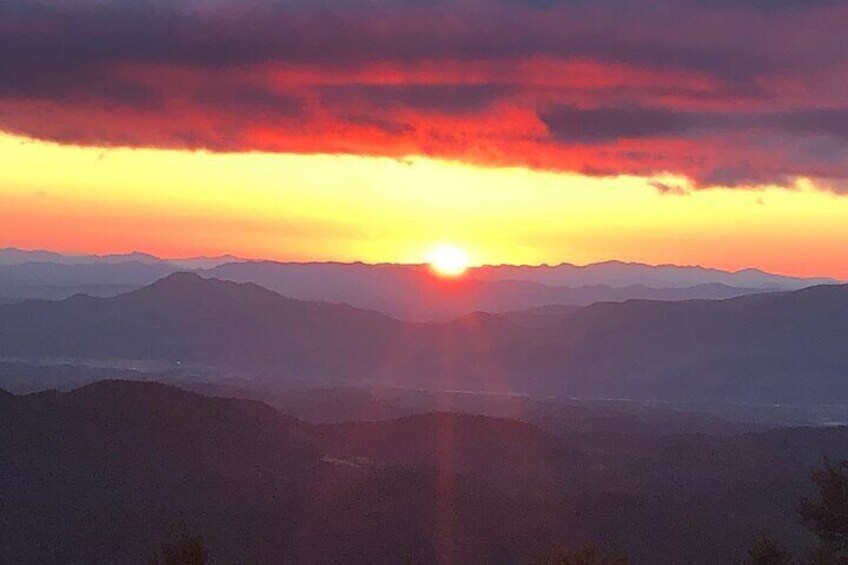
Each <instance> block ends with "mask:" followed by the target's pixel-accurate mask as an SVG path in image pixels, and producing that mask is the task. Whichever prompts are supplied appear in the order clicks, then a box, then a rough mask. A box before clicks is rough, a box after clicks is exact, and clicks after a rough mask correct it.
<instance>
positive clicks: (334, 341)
mask: <svg viewBox="0 0 848 565" xmlns="http://www.w3.org/2000/svg"><path fill="white" fill-rule="evenodd" d="M543 312H544V310H542V311H541V312H540V311H539V310H533V311H532V313H531V314H528V315H524V316H522V315H518V314H516V313H509V314H504V315H489V314H474V315H470V316H466V317H464V318H460V319H458V320H455V321H452V322H443V323H426V324H421V323H419V324H415V323H408V322H402V321H399V320H395V319H393V318H390V317H387V316H384V315H381V314H378V313H376V312H371V311H367V310H359V309H356V308H352V307H350V306H345V305H338V304H325V303H311V302H302V301H297V300H292V299H288V298H284V297H282V296H280V295H278V294H276V293H274V292H271V291H269V290H267V289H264V288H262V287H259V286H256V285H253V284H237V283H230V282H224V281H218V280H207V279H202V278H200V277H199V276H197V275H191V274H174V275H171V276H169V277H167V278H165V279H162V280H160V281H158V282H156V283H155V284H153V285H151V286H149V287H145V288H143V289H140V290H137V291H134V292H130V293H127V294H123V295H120V296H117V297H113V298H92V297H87V296H75V297H72V298H70V299H67V300H64V301H60V302H48V301H29V302H25V303H21V304H7V305H0V356H3V357H10V358H24V359H30V360H33V359H35V360H38V359H50V358H52V359H56V358H74V359H77V360H91V359H95V360H100V361H109V360H142V361H151V360H152V361H160V362H167V363H171V364H176V363H180V364H182V365H198V366H207V367H217V368H221V369H225V370H242V371H252V372H254V373H260V372H261V373H266V374H272V375H274V377H276V378H280V379H287V378H288V379H291V378H300V379H306V380H308V381H311V382H322V383H334V382H335V383H338V382H358V381H362V382H375V383H379V384H382V385H404V386H415V387H423V388H429V389H437V390H438V389H442V390H444V389H458V390H489V391H502V392H533V393H539V394H560V395H579V396H596V397H628V398H654V399H672V400H717V401H757V402H779V401H783V402H785V401H792V402H797V401H809V402H817V401H818V402H844V401H846V400H848V381H846V380H845V378H844V377H845V375H846V374H848V347H846V345H848V344H846V336H848V286H821V287H812V288H808V289H803V290H799V291H794V292H787V293H772V294H762V295H756V296H745V297H741V298H735V299H729V300H693V301H682V302H656V301H638V300H633V301H627V302H624V303H598V304H594V305H591V306H588V307H585V308H579V309H562V308H554V309H552V310H551V312H549V313H548V314H544V313H543Z"/></svg>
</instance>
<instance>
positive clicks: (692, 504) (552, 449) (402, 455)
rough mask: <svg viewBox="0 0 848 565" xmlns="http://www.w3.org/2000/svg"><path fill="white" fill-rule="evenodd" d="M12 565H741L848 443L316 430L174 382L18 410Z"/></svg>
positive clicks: (441, 421)
mask: <svg viewBox="0 0 848 565" xmlns="http://www.w3.org/2000/svg"><path fill="white" fill-rule="evenodd" d="M0 455H2V456H0V477H2V481H0V508H2V512H0V522H2V528H0V562H3V563H15V564H19V565H29V564H39V565H52V564H56V565H59V564H79V563H83V564H86V563H122V564H127V565H133V564H136V563H138V564H142V563H147V562H148V557H149V555H150V554H151V553H153V552H154V551H155V550H156V549H157V548H158V547H159V544H160V543H161V542H162V541H163V539H165V538H166V537H167V536H168V535H170V534H172V533H173V532H174V531H175V530H176V529H178V528H179V525H180V524H181V523H184V524H185V525H186V526H187V527H188V528H189V529H191V530H193V531H197V532H199V533H202V534H203V536H204V538H205V539H206V543H207V545H208V548H209V551H210V556H211V558H212V561H211V562H213V563H219V564H220V563H224V564H229V563H233V564H236V563H257V562H258V563H293V564H310V565H312V564H323V563H352V564H363V565H364V564H366V563H367V564H372V565H380V564H394V563H400V562H403V560H404V559H406V558H412V559H413V560H414V562H421V563H433V562H436V560H437V557H438V558H440V559H441V560H442V561H441V562H443V563H455V564H465V563H495V564H498V563H503V564H507V563H524V562H526V559H527V558H528V557H529V556H530V555H532V554H534V553H536V552H539V551H544V550H546V549H548V548H550V547H551V546H555V545H560V544H566V545H581V544H584V543H587V542H589V541H596V542H598V543H600V544H602V545H608V546H612V547H618V548H621V549H624V550H626V551H627V552H628V553H630V555H631V556H632V558H633V562H634V563H636V564H645V565H672V564H680V563H688V564H691V565H707V564H715V563H733V562H736V560H737V559H738V558H739V556H740V555H742V554H743V553H744V549H745V547H746V546H747V545H748V544H749V543H750V541H751V539H752V538H753V537H754V536H755V535H756V534H757V533H758V532H761V531H768V532H770V533H772V534H774V535H775V536H777V537H779V538H781V539H783V540H786V541H787V543H789V544H791V545H793V546H795V547H802V548H803V547H805V546H806V544H807V542H808V540H807V538H806V537H805V535H804V533H803V531H802V529H801V527H800V526H799V525H798V524H797V520H796V518H795V512H794V508H795V501H796V499H797V497H798V496H800V495H802V494H804V493H805V492H807V491H808V490H809V488H810V483H809V480H808V471H809V469H810V468H811V467H813V466H815V465H817V464H818V463H819V460H820V457H821V456H822V455H829V456H831V457H834V458H838V457H844V456H846V455H848V431H846V430H845V429H844V428H827V429H812V428H810V429H788V430H779V431H774V432H768V433H760V434H743V435H735V436H708V435H682V436H681V435H673V436H663V437H659V436H649V435H632V434H630V435H619V434H610V433H608V432H599V433H594V432H592V431H591V430H586V431H584V432H583V433H580V434H570V435H569V436H568V437H567V438H560V437H556V436H552V435H549V434H547V433H544V432H542V431H540V430H538V429H536V428H533V427H532V426H528V425H527V424H522V423H519V422H513V421H510V420H505V419H492V418H483V417H473V416H461V415H456V414H448V413H433V414H426V415H420V416H415V417H411V418H403V419H399V420H389V421H385V422H380V423H352V424H334V425H332V426H312V425H308V424H305V423H303V422H300V421H297V420H294V419H292V418H288V417H286V416H282V415H280V414H278V413H277V412H275V411H274V410H273V409H271V408H269V407H267V406H266V405H263V404H260V403H256V402H251V401H243V400H231V399H221V398H208V397H203V396H199V395H196V394H191V393H187V392H184V391H181V390H179V389H175V388H172V387H167V386H163V385H159V384H156V383H136V382H117V381H107V382H101V383H96V384H93V385H90V386H87V387H84V388H81V389H78V390H75V391H73V392H70V393H40V394H34V395H28V396H12V395H9V394H0Z"/></svg>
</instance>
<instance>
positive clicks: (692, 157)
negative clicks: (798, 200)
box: [0, 0, 848, 189]
mask: <svg viewBox="0 0 848 565" xmlns="http://www.w3.org/2000/svg"><path fill="white" fill-rule="evenodd" d="M845 22H848V7H845V6H843V5H842V4H841V3H839V2H835V1H828V0H819V1H807V2H803V1H800V0H796V1H790V0H784V1H771V2H765V1H750V2H747V3H746V2H730V1H726V0H661V1H659V2H652V3H646V2H641V1H639V2H637V1H635V0H598V1H594V2H593V1H590V0H536V1H534V0H523V1H522V0H460V1H450V2H449V1H447V0H383V1H372V2H356V1H354V0H324V1H321V2H314V1H306V0H302V1H298V0H288V1H285V0H283V1H272V0H253V1H251V2H235V0H223V1H219V2H213V1H211V0H198V1H195V2H188V3H177V2H174V3H173V4H172V5H168V4H165V3H164V2H160V1H155V2H154V1H153V0H149V1H146V2H145V1H142V2H134V3H130V2H120V1H118V0H112V1H110V0H97V1H96V0H82V1H74V0H71V1H69V2H55V3H54V2H28V1H21V0H11V3H10V5H9V6H8V7H4V10H3V12H2V13H0V35H2V45H0V76H2V77H3V80H2V82H0V128H2V129H4V130H6V131H9V132H13V133H19V134H24V135H29V136H33V137H38V138H43V139H49V140H55V141H59V142H63V143H80V144H97V145H127V146H154V147H173V148H192V149H194V148H205V149H210V150H214V151H248V150H265V151H281V152H297V153H315V152H341V153H354V154H368V155H386V156H403V155H408V154H423V155H431V156H437V157H446V158H452V159H461V160H466V161H469V162H475V163H482V164H490V165H522V166H530V167H537V168H544V169H553V170H568V171H579V172H583V173H587V174H599V175H615V174H642V175H654V174H659V173H675V174H682V175H686V176H687V177H689V178H690V179H691V180H692V181H693V182H694V183H695V184H696V185H697V186H712V185H730V186H736V185H743V186H747V185H758V184H764V183H781V184H786V185H789V184H791V183H792V182H793V181H794V179H796V178H798V177H812V178H815V179H818V180H819V181H820V182H821V184H822V186H829V187H832V188H835V189H839V188H840V187H844V186H845V185H846V184H847V183H846V179H848V89H846V88H845V87H844V86H845V84H848V42H846V40H845V33H844V24H845Z"/></svg>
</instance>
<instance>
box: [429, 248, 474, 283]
mask: <svg viewBox="0 0 848 565" xmlns="http://www.w3.org/2000/svg"><path fill="white" fill-rule="evenodd" d="M427 260H428V261H429V262H430V267H431V268H432V269H433V271H435V272H436V273H437V274H439V275H442V276H445V277H458V276H459V275H461V274H462V273H464V272H465V270H466V269H467V268H468V254H467V253H466V252H465V251H463V250H462V249H460V248H459V247H456V246H455V245H439V246H438V247H436V248H434V249H433V250H432V251H430V253H429V254H428V255H427Z"/></svg>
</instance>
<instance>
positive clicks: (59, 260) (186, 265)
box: [0, 247, 242, 269]
mask: <svg viewBox="0 0 848 565" xmlns="http://www.w3.org/2000/svg"><path fill="white" fill-rule="evenodd" d="M241 260H242V259H240V258H238V257H235V256H233V255H220V256H218V257H187V258H179V259H161V258H159V257H156V256H155V255H151V254H150V253H141V252H138V251H134V252H132V253H119V254H110V255H94V254H83V253H76V254H74V253H56V252H53V251H45V250H43V249H35V250H27V249H17V248H15V247H6V248H3V249H0V265H2V266H5V265H20V264H24V263H54V264H58V265H92V264H116V263H117V264H121V263H131V262H135V263H145V264H153V265H157V264H170V265H171V266H173V267H179V268H183V269H208V268H210V267H214V266H216V265H220V264H222V263H231V262H237V261H241Z"/></svg>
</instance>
